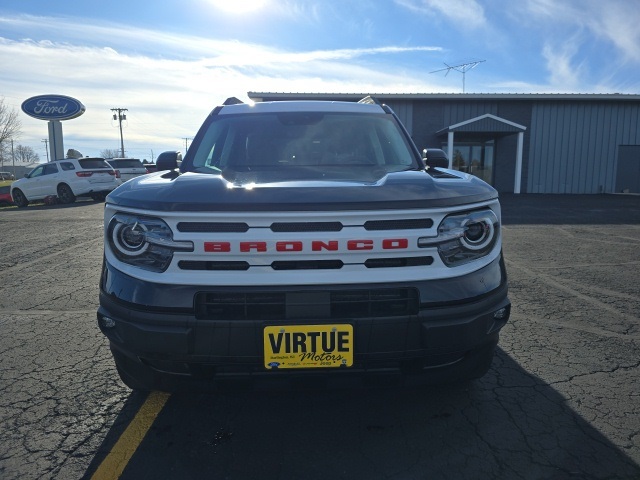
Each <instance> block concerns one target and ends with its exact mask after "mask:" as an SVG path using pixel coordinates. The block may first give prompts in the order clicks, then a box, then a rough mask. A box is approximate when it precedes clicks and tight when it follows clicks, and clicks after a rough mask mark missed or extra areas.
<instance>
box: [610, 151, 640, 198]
mask: <svg viewBox="0 0 640 480" xmlns="http://www.w3.org/2000/svg"><path fill="white" fill-rule="evenodd" d="M616 192H617V193H640V145H620V146H619V147H618V173H617V175H616Z"/></svg>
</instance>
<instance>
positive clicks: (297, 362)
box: [264, 324, 353, 370]
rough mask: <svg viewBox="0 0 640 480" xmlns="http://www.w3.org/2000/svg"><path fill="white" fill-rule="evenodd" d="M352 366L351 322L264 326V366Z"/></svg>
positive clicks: (269, 367) (277, 367) (275, 368)
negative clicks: (341, 323)
mask: <svg viewBox="0 0 640 480" xmlns="http://www.w3.org/2000/svg"><path fill="white" fill-rule="evenodd" d="M352 365H353V325H348V324H343V325H285V326H282V325H281V326H276V327H265V329H264V366H265V368H268V369H269V370H277V369H280V368H331V367H350V366H352Z"/></svg>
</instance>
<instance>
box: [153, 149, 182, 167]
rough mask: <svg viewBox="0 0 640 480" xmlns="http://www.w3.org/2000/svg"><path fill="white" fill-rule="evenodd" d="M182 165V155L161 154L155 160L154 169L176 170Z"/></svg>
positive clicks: (173, 153)
mask: <svg viewBox="0 0 640 480" xmlns="http://www.w3.org/2000/svg"><path fill="white" fill-rule="evenodd" d="M180 163H182V153H180V152H162V153H161V154H160V155H158V158H157V159H156V167H157V170H158V171H161V170H176V169H177V168H178V166H179V165H180Z"/></svg>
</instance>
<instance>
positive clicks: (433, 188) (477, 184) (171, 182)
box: [107, 171, 498, 212]
mask: <svg viewBox="0 0 640 480" xmlns="http://www.w3.org/2000/svg"><path fill="white" fill-rule="evenodd" d="M447 172H448V173H450V174H451V175H448V176H447V178H433V177H432V176H431V175H429V174H428V173H426V172H425V171H405V172H395V173H387V174H384V175H382V176H380V177H379V178H371V179H369V180H367V181H355V180H327V181H322V180H288V181H273V180H271V179H269V178H267V177H264V176H262V177H260V176H256V175H253V176H248V175H236V176H235V177H234V178H233V180H229V179H227V178H224V177H223V176H221V175H213V174H205V173H193V172H189V173H184V174H178V173H177V172H174V171H171V172H157V173H153V174H149V175H143V176H141V177H137V178H134V179H132V180H129V181H128V182H126V183H124V184H122V185H120V186H119V187H118V188H116V189H115V190H113V191H112V192H111V193H110V194H109V195H108V196H107V202H108V203H111V204H114V205H118V206H121V207H130V208H136V209H144V210H155V211H226V212H229V211H238V212H241V211H252V212H255V211H320V210H322V211H327V210H381V209H410V208H429V207H447V206H457V205H465V204H470V203H476V202H483V201H487V200H491V199H495V198H497V197H498V193H497V191H496V190H495V189H494V188H493V187H491V186H490V185H488V184H487V183H485V182H483V181H482V180H480V179H479V178H477V177H474V176H472V175H467V174H463V173H460V172H454V171H447Z"/></svg>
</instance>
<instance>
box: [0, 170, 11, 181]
mask: <svg viewBox="0 0 640 480" xmlns="http://www.w3.org/2000/svg"><path fill="white" fill-rule="evenodd" d="M14 178H15V177H14V176H13V173H10V172H0V180H13V179H14Z"/></svg>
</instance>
